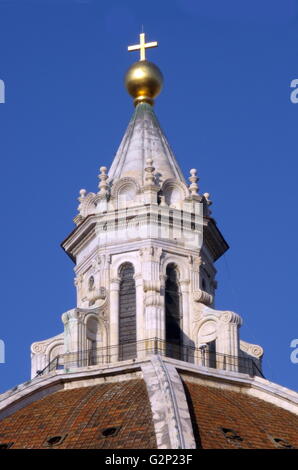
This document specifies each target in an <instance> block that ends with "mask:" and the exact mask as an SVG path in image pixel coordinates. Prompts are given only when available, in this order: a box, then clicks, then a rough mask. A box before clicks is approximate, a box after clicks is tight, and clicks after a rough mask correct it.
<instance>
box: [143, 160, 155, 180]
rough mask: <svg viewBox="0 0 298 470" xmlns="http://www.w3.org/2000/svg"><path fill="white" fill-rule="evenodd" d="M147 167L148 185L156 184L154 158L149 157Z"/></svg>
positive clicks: (146, 177)
mask: <svg viewBox="0 0 298 470" xmlns="http://www.w3.org/2000/svg"><path fill="white" fill-rule="evenodd" d="M146 165H147V166H146V168H145V172H146V176H145V181H146V184H148V185H152V184H154V174H153V173H154V170H155V168H154V166H153V160H152V158H150V157H149V158H147V160H146Z"/></svg>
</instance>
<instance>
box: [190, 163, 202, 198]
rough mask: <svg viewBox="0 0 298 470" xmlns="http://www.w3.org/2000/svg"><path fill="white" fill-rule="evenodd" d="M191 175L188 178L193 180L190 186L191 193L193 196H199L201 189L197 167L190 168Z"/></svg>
mask: <svg viewBox="0 0 298 470" xmlns="http://www.w3.org/2000/svg"><path fill="white" fill-rule="evenodd" d="M190 175H191V176H190V177H189V178H188V179H189V181H190V182H191V184H190V186H189V189H190V193H191V195H192V196H198V189H199V186H198V184H197V181H198V180H199V178H198V176H197V170H196V169H195V168H192V169H191V170H190Z"/></svg>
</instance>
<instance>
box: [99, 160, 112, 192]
mask: <svg viewBox="0 0 298 470" xmlns="http://www.w3.org/2000/svg"><path fill="white" fill-rule="evenodd" d="M99 171H100V173H99V175H98V179H99V180H100V183H99V185H98V188H99V190H100V191H99V192H100V194H106V192H107V190H108V186H109V185H108V183H107V179H108V175H107V167H106V166H101V167H100V169H99Z"/></svg>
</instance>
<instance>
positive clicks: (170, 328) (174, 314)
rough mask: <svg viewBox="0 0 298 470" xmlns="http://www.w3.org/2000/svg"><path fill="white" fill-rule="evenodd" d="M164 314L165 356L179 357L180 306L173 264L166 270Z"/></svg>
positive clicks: (175, 271)
mask: <svg viewBox="0 0 298 470" xmlns="http://www.w3.org/2000/svg"><path fill="white" fill-rule="evenodd" d="M166 275H167V279H166V286H165V315H166V343H167V346H166V351H167V356H171V357H176V358H180V355H181V343H182V337H181V307H180V289H179V284H178V272H177V268H176V266H175V265H174V264H172V263H171V264H169V265H168V266H167V271H166Z"/></svg>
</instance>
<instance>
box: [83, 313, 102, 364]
mask: <svg viewBox="0 0 298 470" xmlns="http://www.w3.org/2000/svg"><path fill="white" fill-rule="evenodd" d="M86 330H87V345H88V357H87V365H88V366H94V365H95V364H98V359H99V354H100V350H99V345H100V331H99V324H98V320H97V319H96V318H95V317H93V316H92V317H90V318H89V319H88V321H87V328H86Z"/></svg>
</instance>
